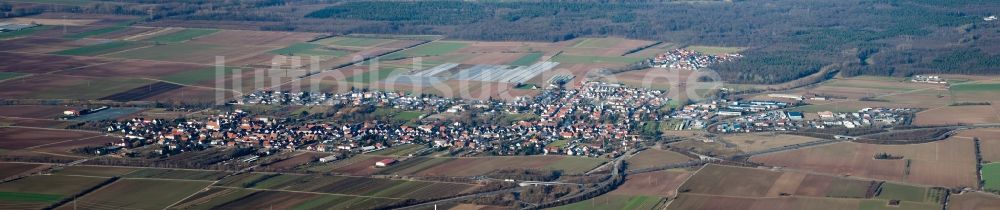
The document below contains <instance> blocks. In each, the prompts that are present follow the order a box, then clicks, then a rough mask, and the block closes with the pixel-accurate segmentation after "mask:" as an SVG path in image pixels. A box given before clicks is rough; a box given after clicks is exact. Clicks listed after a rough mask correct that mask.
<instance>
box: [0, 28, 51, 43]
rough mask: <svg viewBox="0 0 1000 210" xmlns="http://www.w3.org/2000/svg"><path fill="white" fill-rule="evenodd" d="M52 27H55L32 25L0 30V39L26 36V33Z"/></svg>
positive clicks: (29, 33)
mask: <svg viewBox="0 0 1000 210" xmlns="http://www.w3.org/2000/svg"><path fill="white" fill-rule="evenodd" d="M52 27H55V26H36V27H32V28H26V29H21V30H19V31H11V32H2V33H0V40H3V39H13V38H17V37H22V36H28V35H31V34H33V33H35V32H38V31H42V30H46V29H51V28H52Z"/></svg>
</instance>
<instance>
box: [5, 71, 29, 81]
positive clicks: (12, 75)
mask: <svg viewBox="0 0 1000 210" xmlns="http://www.w3.org/2000/svg"><path fill="white" fill-rule="evenodd" d="M24 75H25V73H17V72H0V81H3V80H8V79H11V78H15V77H20V76H24Z"/></svg>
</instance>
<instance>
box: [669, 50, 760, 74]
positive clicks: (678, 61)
mask: <svg viewBox="0 0 1000 210" xmlns="http://www.w3.org/2000/svg"><path fill="white" fill-rule="evenodd" d="M741 57H743V55H740V54H735V53H733V54H723V55H711V54H705V53H701V52H698V51H694V50H688V49H675V50H671V51H668V52H666V53H663V54H660V55H657V56H656V57H653V58H652V60H650V63H651V64H652V66H653V67H658V68H671V69H684V70H698V69H701V68H706V67H708V66H710V65H712V64H715V63H720V62H728V61H732V60H735V59H737V58H741Z"/></svg>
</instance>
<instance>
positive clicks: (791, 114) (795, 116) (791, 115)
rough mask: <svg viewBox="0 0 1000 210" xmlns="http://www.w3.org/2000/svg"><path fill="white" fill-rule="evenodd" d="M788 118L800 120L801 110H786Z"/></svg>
mask: <svg viewBox="0 0 1000 210" xmlns="http://www.w3.org/2000/svg"><path fill="white" fill-rule="evenodd" d="M788 119H792V120H802V112H788Z"/></svg>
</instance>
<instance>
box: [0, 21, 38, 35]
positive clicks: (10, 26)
mask: <svg viewBox="0 0 1000 210" xmlns="http://www.w3.org/2000/svg"><path fill="white" fill-rule="evenodd" d="M36 26H38V24H33V23H0V33H2V32H10V31H20V30H24V29H28V28H33V27H36Z"/></svg>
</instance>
